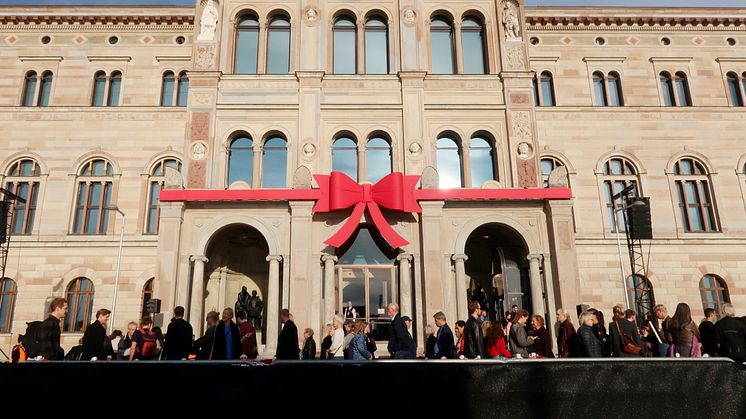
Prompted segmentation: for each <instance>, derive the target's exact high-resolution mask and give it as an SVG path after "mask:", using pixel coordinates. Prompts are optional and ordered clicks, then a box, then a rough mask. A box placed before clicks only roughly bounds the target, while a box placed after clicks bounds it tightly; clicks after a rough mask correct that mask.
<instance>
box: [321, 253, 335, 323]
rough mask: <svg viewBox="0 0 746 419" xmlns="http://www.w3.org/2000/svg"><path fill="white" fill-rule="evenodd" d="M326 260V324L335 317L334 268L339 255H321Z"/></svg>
mask: <svg viewBox="0 0 746 419" xmlns="http://www.w3.org/2000/svg"><path fill="white" fill-rule="evenodd" d="M321 260H322V261H324V324H325V325H326V324H329V323H331V322H332V318H333V317H334V307H335V305H336V301H334V269H335V264H336V263H337V257H336V256H334V255H324V256H322V257H321Z"/></svg>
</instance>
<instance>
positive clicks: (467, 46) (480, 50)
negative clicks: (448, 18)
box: [461, 18, 487, 74]
mask: <svg viewBox="0 0 746 419" xmlns="http://www.w3.org/2000/svg"><path fill="white" fill-rule="evenodd" d="M461 49H462V52H463V56H464V74H485V73H486V72H487V71H486V65H485V61H484V55H485V54H484V31H483V30H482V23H481V22H480V21H479V20H477V19H475V18H467V19H464V21H463V22H462V23H461Z"/></svg>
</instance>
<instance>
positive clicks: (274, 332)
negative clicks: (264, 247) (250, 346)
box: [264, 255, 282, 355]
mask: <svg viewBox="0 0 746 419" xmlns="http://www.w3.org/2000/svg"><path fill="white" fill-rule="evenodd" d="M281 261H282V256H280V255H269V256H267V262H269V283H268V287H267V288H268V292H267V318H266V319H265V321H266V324H267V346H266V347H265V348H266V349H265V350H264V352H265V353H266V354H268V355H274V352H275V349H277V336H278V334H279V331H280V329H279V319H280V262H281Z"/></svg>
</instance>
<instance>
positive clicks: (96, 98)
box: [91, 71, 106, 106]
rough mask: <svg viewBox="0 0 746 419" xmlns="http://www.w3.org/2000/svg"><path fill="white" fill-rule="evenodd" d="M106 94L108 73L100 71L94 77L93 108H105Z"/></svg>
mask: <svg viewBox="0 0 746 419" xmlns="http://www.w3.org/2000/svg"><path fill="white" fill-rule="evenodd" d="M105 94H106V73H104V72H103V71H98V72H96V74H95V75H94V76H93V99H92V101H91V104H92V105H93V106H104V103H105V101H104V95H105Z"/></svg>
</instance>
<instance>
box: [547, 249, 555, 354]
mask: <svg viewBox="0 0 746 419" xmlns="http://www.w3.org/2000/svg"><path fill="white" fill-rule="evenodd" d="M551 266H552V259H551V256H550V255H549V254H546V255H544V286H545V287H546V293H547V318H546V319H544V320H545V322H546V328H547V330H548V331H549V333H550V334H551V336H552V350H554V352H557V330H556V328H555V327H554V326H555V324H556V321H557V309H558V308H559V307H557V306H556V305H555V303H554V286H553V285H552V284H553V283H554V280H553V278H552V269H550V267H551Z"/></svg>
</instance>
